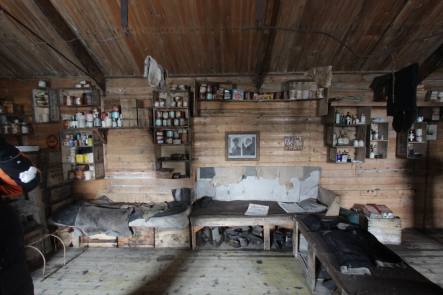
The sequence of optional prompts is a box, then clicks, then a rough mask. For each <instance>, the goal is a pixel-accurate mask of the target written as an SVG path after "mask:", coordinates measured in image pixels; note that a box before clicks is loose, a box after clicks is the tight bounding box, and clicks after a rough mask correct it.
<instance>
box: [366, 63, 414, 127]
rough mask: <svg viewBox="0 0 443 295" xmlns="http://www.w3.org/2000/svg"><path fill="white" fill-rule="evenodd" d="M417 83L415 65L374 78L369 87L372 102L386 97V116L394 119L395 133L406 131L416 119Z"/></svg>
mask: <svg viewBox="0 0 443 295" xmlns="http://www.w3.org/2000/svg"><path fill="white" fill-rule="evenodd" d="M392 79H394V81H393V80H392ZM418 83H419V80H418V64H416V63H415V64H412V65H410V66H407V67H405V68H403V69H401V70H400V71H398V72H395V73H394V74H386V75H383V76H380V77H376V78H375V79H374V81H372V83H371V85H370V88H371V89H372V90H373V91H374V100H376V101H377V100H380V99H381V98H382V99H383V98H385V97H387V103H386V110H387V115H388V116H393V117H394V120H393V122H392V127H393V128H394V130H395V131H397V132H401V131H408V130H409V129H410V128H411V126H412V124H413V123H414V122H415V120H416V118H417V85H418ZM393 86H394V89H392V88H393Z"/></svg>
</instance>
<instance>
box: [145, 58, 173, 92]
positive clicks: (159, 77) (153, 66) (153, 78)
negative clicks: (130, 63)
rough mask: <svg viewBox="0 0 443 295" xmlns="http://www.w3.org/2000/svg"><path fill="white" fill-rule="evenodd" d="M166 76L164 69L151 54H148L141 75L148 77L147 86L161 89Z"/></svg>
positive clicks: (164, 83)
mask: <svg viewBox="0 0 443 295" xmlns="http://www.w3.org/2000/svg"><path fill="white" fill-rule="evenodd" d="M167 76H168V74H167V72H166V70H165V69H164V68H163V67H162V66H161V65H160V64H158V63H157V61H156V60H155V59H154V58H153V57H152V56H149V55H148V56H147V57H146V59H145V66H144V74H143V77H145V78H147V79H148V84H149V86H151V87H155V88H159V89H163V88H164V86H165V85H166V77H167Z"/></svg>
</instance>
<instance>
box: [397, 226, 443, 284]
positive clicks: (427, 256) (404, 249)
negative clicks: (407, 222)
mask: <svg viewBox="0 0 443 295" xmlns="http://www.w3.org/2000/svg"><path fill="white" fill-rule="evenodd" d="M402 234H403V236H402V245H400V246H390V248H391V249H392V250H394V251H395V252H396V253H397V254H398V255H400V256H401V257H402V258H403V259H404V260H405V261H406V262H407V263H408V264H409V265H410V266H412V267H413V268H415V269H416V270H417V271H419V272H420V273H421V274H423V275H424V276H425V277H427V278H428V279H430V280H431V281H433V282H434V283H436V284H438V285H440V287H442V288H443V231H431V232H426V234H424V233H422V232H419V231H416V230H406V231H403V233H402Z"/></svg>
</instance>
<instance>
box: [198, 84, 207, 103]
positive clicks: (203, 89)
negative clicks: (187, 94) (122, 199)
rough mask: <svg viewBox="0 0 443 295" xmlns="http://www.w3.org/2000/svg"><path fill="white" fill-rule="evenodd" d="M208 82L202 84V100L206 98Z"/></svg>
mask: <svg viewBox="0 0 443 295" xmlns="http://www.w3.org/2000/svg"><path fill="white" fill-rule="evenodd" d="M206 87H207V85H206V84H204V83H203V84H200V100H205V99H206Z"/></svg>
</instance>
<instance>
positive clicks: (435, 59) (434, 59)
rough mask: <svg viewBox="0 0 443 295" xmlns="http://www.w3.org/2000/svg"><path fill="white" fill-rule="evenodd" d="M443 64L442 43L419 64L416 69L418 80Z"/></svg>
mask: <svg viewBox="0 0 443 295" xmlns="http://www.w3.org/2000/svg"><path fill="white" fill-rule="evenodd" d="M442 66H443V43H442V44H440V46H439V47H438V48H437V49H436V50H435V51H434V52H433V53H432V54H431V55H430V56H428V58H426V60H425V61H424V62H423V63H422V64H421V65H420V68H419V70H418V79H419V82H421V81H423V80H424V79H426V77H428V76H429V75H430V74H432V72H434V71H435V70H437V69H439V68H440V67H442Z"/></svg>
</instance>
